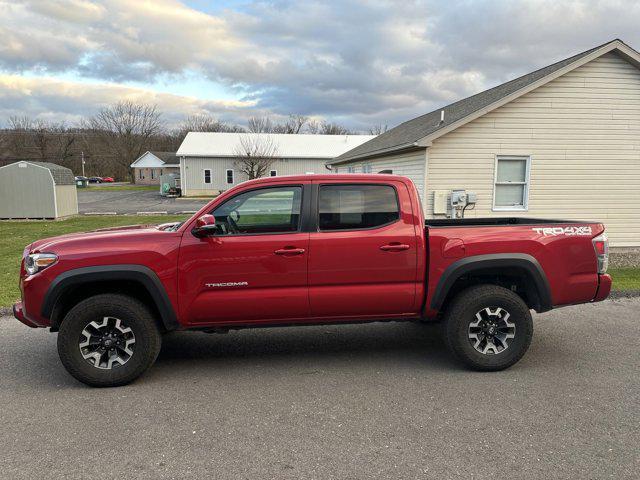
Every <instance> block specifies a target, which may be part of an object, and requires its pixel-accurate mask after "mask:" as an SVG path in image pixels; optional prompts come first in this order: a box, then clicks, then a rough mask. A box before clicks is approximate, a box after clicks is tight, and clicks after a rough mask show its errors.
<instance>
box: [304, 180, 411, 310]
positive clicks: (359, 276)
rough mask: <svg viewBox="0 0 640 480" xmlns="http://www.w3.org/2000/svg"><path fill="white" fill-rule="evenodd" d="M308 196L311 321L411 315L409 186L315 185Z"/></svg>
mask: <svg viewBox="0 0 640 480" xmlns="http://www.w3.org/2000/svg"><path fill="white" fill-rule="evenodd" d="M312 191H313V193H314V200H313V201H312V213H311V218H312V222H315V228H312V229H311V235H310V239H309V300H310V306H311V316H312V317H363V316H397V315H403V314H410V313H411V312H412V310H414V309H415V306H414V300H415V295H416V282H417V275H416V269H417V241H416V233H415V230H414V224H413V223H414V219H413V215H412V210H411V201H410V197H409V192H408V190H407V187H406V185H405V184H404V183H402V182H399V181H388V182H382V183H377V182H369V183H367V181H366V180H362V181H358V180H355V179H354V181H349V182H348V183H345V181H344V180H336V181H320V180H318V181H317V182H314V184H313V190H312ZM414 313H415V312H414Z"/></svg>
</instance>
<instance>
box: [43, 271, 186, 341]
mask: <svg viewBox="0 0 640 480" xmlns="http://www.w3.org/2000/svg"><path fill="white" fill-rule="evenodd" d="M123 280H125V281H126V280H128V281H134V282H137V283H139V284H141V285H142V286H143V287H144V288H145V290H146V291H147V292H148V293H149V295H150V297H151V299H152V300H153V302H154V303H155V306H156V308H157V309H158V312H160V320H161V321H162V324H163V325H164V328H165V329H166V330H168V331H169V330H176V329H177V328H178V327H179V325H180V324H179V323H178V318H177V316H176V313H175V311H174V309H173V305H172V304H171V301H170V300H169V296H168V295H167V292H166V290H165V288H164V285H162V282H161V281H160V279H159V278H158V275H156V273H155V272H154V271H153V270H151V269H150V268H149V267H145V266H144V265H133V264H132V265H130V264H121V265H100V266H93V267H82V268H75V269H72V270H68V271H66V272H63V273H61V274H60V275H58V276H57V277H56V278H55V279H54V280H53V282H51V285H49V288H48V289H47V293H46V294H45V296H44V300H43V302H42V309H41V312H42V316H43V317H44V318H51V314H52V313H53V309H54V307H55V305H56V303H57V301H58V300H59V299H60V297H61V296H62V295H63V294H64V292H65V291H66V290H67V289H68V288H70V287H73V286H76V285H80V284H83V283H89V282H104V281H123Z"/></svg>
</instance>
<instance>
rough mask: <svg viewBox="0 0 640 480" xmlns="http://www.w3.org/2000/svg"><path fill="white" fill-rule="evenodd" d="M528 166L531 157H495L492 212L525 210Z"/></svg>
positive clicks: (527, 201)
mask: <svg viewBox="0 0 640 480" xmlns="http://www.w3.org/2000/svg"><path fill="white" fill-rule="evenodd" d="M530 166H531V157H524V156H522V157H520V156H506V155H498V156H497V157H496V168H495V188H494V192H493V209H494V210H527V208H528V203H529V170H530Z"/></svg>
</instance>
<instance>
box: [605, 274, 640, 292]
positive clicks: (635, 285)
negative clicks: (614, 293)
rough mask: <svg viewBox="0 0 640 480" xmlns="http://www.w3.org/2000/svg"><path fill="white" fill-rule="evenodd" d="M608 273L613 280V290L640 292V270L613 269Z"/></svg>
mask: <svg viewBox="0 0 640 480" xmlns="http://www.w3.org/2000/svg"><path fill="white" fill-rule="evenodd" d="M608 273H609V274H610V275H611V277H612V278H613V290H618V291H621V292H628V291H630V290H638V291H640V268H611V269H609V272H608Z"/></svg>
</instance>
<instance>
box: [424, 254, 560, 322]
mask: <svg viewBox="0 0 640 480" xmlns="http://www.w3.org/2000/svg"><path fill="white" fill-rule="evenodd" d="M510 280H511V281H515V284H514V285H515V286H516V288H518V287H519V288H520V291H516V293H518V294H519V295H520V296H521V297H522V298H523V300H524V301H525V302H526V303H527V306H528V307H529V308H532V309H534V310H535V311H537V312H546V311H548V310H551V309H552V308H553V302H552V298H551V288H550V287H549V281H548V279H547V276H546V274H545V272H544V270H543V269H542V267H541V266H540V264H539V263H538V261H537V260H536V259H535V258H534V257H533V256H531V255H528V254H525V253H505V254H489V255H474V256H471V257H465V258H462V259H460V260H457V261H456V262H454V263H452V264H451V265H449V267H447V269H446V270H445V271H444V272H443V274H442V276H441V277H440V280H439V281H438V285H437V286H436V290H435V292H434V294H433V297H432V299H431V308H432V309H433V310H438V311H439V310H441V309H442V308H443V307H444V306H445V305H446V304H447V303H448V301H449V300H450V299H451V298H452V296H454V295H455V294H456V293H457V292H458V291H460V290H461V289H462V288H466V287H468V286H470V285H473V284H474V283H475V284H477V283H488V284H495V285H502V286H506V287H509V281H510Z"/></svg>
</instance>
